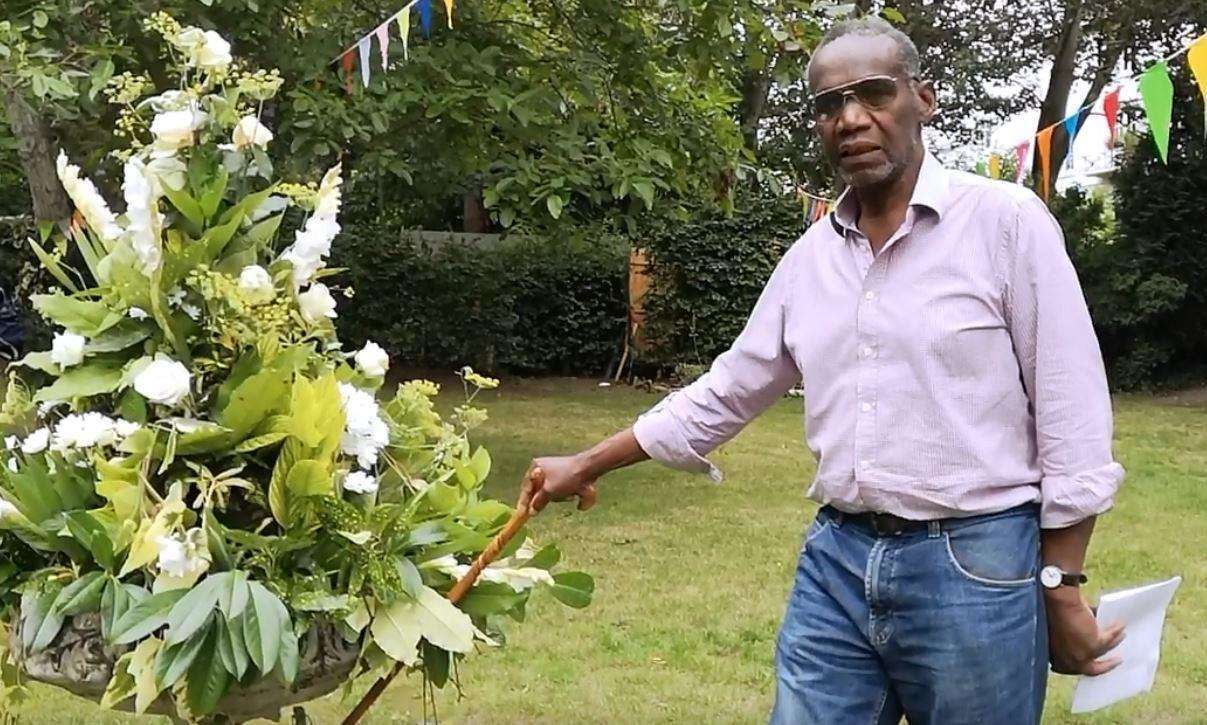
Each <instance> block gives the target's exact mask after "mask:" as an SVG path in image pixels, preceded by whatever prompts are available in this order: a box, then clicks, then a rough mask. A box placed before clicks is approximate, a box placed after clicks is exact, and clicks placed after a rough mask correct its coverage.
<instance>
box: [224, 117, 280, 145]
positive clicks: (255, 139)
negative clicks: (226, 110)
mask: <svg viewBox="0 0 1207 725" xmlns="http://www.w3.org/2000/svg"><path fill="white" fill-rule="evenodd" d="M271 140H272V131H269V130H268V127H266V126H265V125H264V124H262V123H260V119H258V118H256V117H255V116H244V117H243V118H241V119H239V123H237V124H236V125H235V130H234V131H232V132H231V146H232V147H233V148H234V149H236V150H242V149H245V148H247V147H248V146H259V147H260V148H264V147H265V146H267V145H268V142H269V141H271Z"/></svg>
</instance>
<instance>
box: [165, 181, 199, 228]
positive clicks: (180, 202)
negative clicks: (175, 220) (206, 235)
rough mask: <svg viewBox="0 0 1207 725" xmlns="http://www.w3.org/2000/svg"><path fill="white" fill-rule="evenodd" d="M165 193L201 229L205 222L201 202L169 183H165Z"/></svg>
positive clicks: (186, 217) (185, 216)
mask: <svg viewBox="0 0 1207 725" xmlns="http://www.w3.org/2000/svg"><path fill="white" fill-rule="evenodd" d="M162 186H163V194H164V196H166V197H167V198H168V201H170V202H172V206H174V207H176V210H177V211H179V212H180V213H181V214H182V215H184V218H185V219H187V220H188V221H189V223H190V224H192V225H193V227H194V228H195V229H201V228H202V226H203V225H204V224H205V217H206V214H205V212H204V211H203V210H202V209H201V204H200V203H198V202H197V200H196V199H194V198H193V197H192V196H191V195H190V194H189V193H188V192H187V191H185V190H184V189H173V188H172V187H171V186H169V185H167V184H163V185H162Z"/></svg>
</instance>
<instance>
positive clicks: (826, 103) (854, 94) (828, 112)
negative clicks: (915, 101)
mask: <svg viewBox="0 0 1207 725" xmlns="http://www.w3.org/2000/svg"><path fill="white" fill-rule="evenodd" d="M848 97H851V98H854V99H855V100H856V101H858V102H859V105H861V106H863V107H864V108H867V109H869V110H872V111H879V110H880V109H882V108H885V107H887V106H888V105H889V104H890V103H892V102H893V99H894V98H896V97H897V79H896V78H894V77H893V76H868V77H867V78H861V79H859V80H857V81H855V82H853V83H848V84H846V85H843V86H839V87H837V88H832V89H830V90H828V91H822V92H821V93H818V94H817V95H816V96H814V97H813V118H815V119H816V120H818V121H831V120H833V119H835V118H837V117H838V115H839V114H840V113H842V109H843V108H845V107H846V105H847V98H848Z"/></svg>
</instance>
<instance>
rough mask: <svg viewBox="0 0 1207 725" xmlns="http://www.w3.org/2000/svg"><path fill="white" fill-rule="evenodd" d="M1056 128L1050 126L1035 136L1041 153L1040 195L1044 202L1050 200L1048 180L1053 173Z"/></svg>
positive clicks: (1038, 150) (1037, 147)
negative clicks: (1041, 183) (1053, 147)
mask: <svg viewBox="0 0 1207 725" xmlns="http://www.w3.org/2000/svg"><path fill="white" fill-rule="evenodd" d="M1054 128H1056V126H1055V125H1052V126H1048V127H1047V128H1045V129H1044V130H1042V131H1040V132H1039V133H1038V134H1036V136H1035V150H1036V151H1037V152H1038V153H1039V168H1040V175H1041V177H1042V179H1043V187H1042V188H1041V189H1040V192H1041V194H1040V195H1041V196H1043V198H1044V201H1047V200H1048V178H1049V176H1050V175H1051V173H1052V167H1051V156H1052V129H1054Z"/></svg>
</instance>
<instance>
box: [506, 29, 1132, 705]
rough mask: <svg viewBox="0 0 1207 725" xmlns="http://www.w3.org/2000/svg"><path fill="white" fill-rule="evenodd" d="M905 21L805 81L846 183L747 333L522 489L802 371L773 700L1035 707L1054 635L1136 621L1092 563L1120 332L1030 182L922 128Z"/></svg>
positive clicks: (637, 445)
mask: <svg viewBox="0 0 1207 725" xmlns="http://www.w3.org/2000/svg"><path fill="white" fill-rule="evenodd" d="M919 74H920V70H919V62H918V52H917V49H916V48H915V47H914V45H913V43H912V42H911V41H910V40H909V38H907V37H906V36H905V35H903V34H902V33H900V32H899V31H897V30H895V29H894V28H892V27H891V26H889V25H888V24H886V23H884V22H882V21H880V20H874V19H864V20H858V21H853V22H846V23H842V24H840V25H838V26H837V27H835V28H834V29H833V30H831V31H830V32H829V33H828V34H827V35H826V37H825V38H823V39H822V41H821V44H820V45H819V47H818V49H817V50H816V52H815V53H814V56H813V58H812V62H811V63H810V66H809V72H808V82H809V87H810V89H811V90H812V95H813V101H812V112H813V115H814V119H815V120H816V126H817V132H818V134H819V135H820V137H821V140H822V142H823V145H824V148H825V150H826V154H827V155H828V157H829V159H830V161H831V163H832V164H833V165H834V167H835V168H836V170H837V171H838V173H839V174H840V175H841V177H842V178H843V180H844V181H845V182H846V183H847V185H848V187H849V188H848V189H847V191H846V193H845V194H843V196H842V198H841V199H840V200H839V201H838V203H837V204H836V206H835V210H834V212H833V214H832V215H831V216H830V217H829V218H828V219H826V220H825V221H823V222H820V223H817V224H814V225H813V226H812V227H811V228H810V229H809V231H808V232H807V233H806V234H805V235H804V237H803V238H802V239H801V240H800V241H798V242H797V243H796V244H795V245H794V246H793V247H792V248H791V249H790V250H789V251H788V253H787V254H786V255H785V256H784V258H783V260H782V261H781V262H780V264H779V266H778V267H777V268H776V269H775V271H774V273H773V274H772V275H771V279H770V280H769V281H768V283H767V286H766V288H765V289H764V291H763V293H762V296H761V297H760V298H759V300H758V302H757V304H756V305H755V308H754V311H753V312H752V313H751V315H750V320H749V322H748V324H747V326H746V328H745V329H744V330H743V332H742V334H741V335H740V336H739V337H738V339H737V340H736V341H735V342H734V344H733V347H732V348H731V349H730V350H728V351H727V352H726V353H724V354H723V355H721V356H720V357H718V358H717V360H716V362H715V363H714V364H713V366H712V369H711V370H710V371H709V373H708V374H707V375H705V376H703V377H702V378H700V379H699V380H698V381H697V382H695V383H694V384H692V385H691V386H689V387H688V388H686V389H684V390H681V391H679V392H677V393H675V394H673V395H671V396H669V397H667V398H666V399H665V400H663V401H662V402H661V403H660V404H658V405H657V406H655V407H654V408H653V409H652V410H651V411H649V412H648V413H646V414H645V415H643V416H642V417H640V418H639V419H638V420H637V422H636V423H635V424H634V425H633V427H632V428H631V429H629V430H626V431H623V432H621V433H618V434H617V435H615V436H613V437H611V438H609V439H608V440H606V441H604V442H602V443H600V444H599V445H597V446H595V447H593V448H591V449H590V450H587V451H583V452H581V453H579V454H577V455H574V456H564V457H548V458H538V459H536V460H535V461H533V467H532V469H531V471H530V475H529V482H528V483H527V484H526V487H527V490H526V494H527V495H530V496H531V504H530V505H531V507H532V508H533V509H534V510H540V509H541V508H542V507H543V506H544V505H545V504H546V503H547V502H548V501H551V500H552V501H560V500H564V499H567V498H570V497H578V498H579V507H580V508H586V507H589V506H590V505H591V504H592V503H594V501H595V496H596V489H595V481H596V479H598V478H599V477H600V476H602V475H603V474H604V473H606V472H608V471H611V470H613V469H616V468H619V467H621V466H625V465H629V464H632V463H635V462H638V461H641V460H645V459H647V458H653V459H655V460H657V461H660V462H662V463H664V464H667V465H670V466H674V467H676V468H681V469H687V470H693V471H700V472H708V473H711V474H712V475H713V476H714V478H719V475H720V474H719V472H718V471H717V470H716V469H715V468H714V467H713V466H712V465H711V464H710V463H709V462H708V461H707V460H706V459H705V458H704V456H705V455H706V454H707V453H708V452H709V451H711V450H712V449H714V448H715V447H716V446H718V445H719V444H721V443H722V442H724V441H726V440H728V439H730V438H731V437H733V436H734V435H735V434H737V432H738V431H739V430H741V428H742V427H743V426H745V425H746V424H747V423H749V422H750V421H751V420H752V419H753V418H754V417H755V416H757V415H759V414H760V413H761V412H762V411H763V410H765V409H766V408H767V407H768V406H770V405H771V404H772V403H774V402H775V401H777V400H779V399H780V398H781V396H783V395H784V393H785V392H787V391H788V390H789V388H791V387H792V386H793V385H794V384H796V383H797V382H798V381H799V380H800V379H801V377H802V375H803V377H804V389H805V410H806V421H805V422H806V431H807V434H806V439H807V441H808V444H809V448H810V449H811V450H812V452H813V454H814V455H815V456H816V458H817V475H816V478H815V479H814V481H813V485H812V486H811V487H810V489H809V493H808V495H809V496H810V497H811V498H813V499H815V500H816V501H818V502H819V503H820V504H822V507H821V509H820V510H819V512H818V514H817V517H816V519H815V520H814V522H813V523H812V525H811V527H810V528H809V530H808V532H807V533H806V535H805V544H804V546H803V550H802V552H801V556H800V564H799V566H798V567H797V570H796V581H795V584H794V586H793V589H792V593H791V596H790V598H789V600H788V607H787V612H786V614H785V616H784V622H783V626H782V628H781V630H780V635H779V640H778V644H777V647H776V658H775V659H776V674H777V690H776V698H775V709H774V712H773V714H772V722H774V723H823V724H825V723H896V722H898V721H899V720H900V719H901V717H902V716H903V715H904V716H905V717H906V718H907V719H908V720H909V722H911V723H942V724H944V725H947V724H950V723H981V724H984V723H1003V724H1005V723H1009V724H1011V725H1014V724H1017V723H1034V722H1037V721H1038V720H1039V718H1040V714H1041V711H1042V709H1043V699H1044V690H1045V686H1046V681H1047V672H1048V664H1049V661H1050V662H1051V663H1052V665H1053V666H1054V668H1055V669H1056V670H1057V671H1059V672H1069V673H1085V674H1098V673H1102V672H1105V671H1106V670H1108V669H1110V668H1111V667H1113V666H1114V665H1115V664H1117V663H1116V662H1113V661H1111V660H1104V659H1099V658H1100V657H1102V655H1103V654H1104V653H1106V652H1107V651H1108V650H1109V649H1111V648H1112V647H1113V646H1114V645H1115V644H1116V643H1117V642H1118V641H1119V640H1120V639H1121V637H1122V631H1121V628H1119V627H1114V626H1112V627H1109V628H1107V629H1105V630H1100V629H1099V627H1098V625H1097V623H1096V621H1095V618H1094V615H1093V613H1092V612H1091V610H1090V608H1089V607H1088V606H1087V605H1086V603H1085V601H1084V599H1083V598H1082V596H1081V593H1080V590H1079V589H1078V585H1079V584H1081V583H1083V582H1084V581H1085V580H1086V577H1085V576H1084V574H1082V573H1081V572H1082V570H1083V567H1084V563H1085V554H1086V547H1087V545H1088V544H1089V541H1090V535H1091V532H1092V531H1093V528H1094V519H1095V517H1096V516H1097V515H1098V514H1101V513H1103V512H1104V511H1106V510H1107V509H1108V508H1110V506H1111V505H1112V501H1113V496H1114V494H1115V491H1116V489H1117V488H1118V486H1119V484H1120V482H1121V481H1122V478H1123V469H1122V468H1121V467H1120V466H1119V464H1118V463H1116V462H1115V461H1114V460H1113V459H1112V455H1111V428H1112V420H1111V401H1110V396H1109V394H1108V391H1107V385H1106V379H1105V374H1104V370H1103V364H1102V357H1101V353H1100V351H1099V347H1098V342H1097V340H1096V338H1095V336H1094V331H1093V328H1092V327H1091V324H1090V317H1089V314H1088V311H1087V309H1086V304H1085V300H1084V297H1083V295H1082V293H1081V288H1080V286H1079V284H1078V281H1077V276H1076V274H1075V272H1074V270H1073V267H1072V265H1071V264H1070V262H1069V259H1068V256H1067V255H1066V252H1065V248H1064V244H1063V240H1062V237H1061V233H1060V229H1059V227H1058V226H1057V225H1056V223H1055V221H1054V220H1053V218H1052V216H1051V215H1050V214H1049V213H1048V211H1047V209H1046V208H1045V207H1044V205H1043V203H1042V202H1040V201H1039V200H1038V199H1037V198H1036V197H1035V196H1034V195H1033V194H1032V193H1031V192H1030V191H1028V190H1026V189H1024V188H1023V187H1021V186H1015V185H1012V184H1008V183H1005V182H997V181H990V180H988V179H984V178H981V177H978V176H973V175H969V174H965V173H960V172H956V171H951V170H948V169H945V168H943V167H942V166H941V165H940V164H939V162H938V161H937V160H936V159H935V158H934V157H933V156H932V155H930V154H929V153H928V152H927V151H926V149H925V148H924V147H923V143H922V126H923V125H924V124H925V123H927V122H928V121H929V120H930V118H931V117H932V116H933V115H934V113H935V93H934V90H933V88H932V86H931V85H930V83H928V82H925V81H923V80H921V79H920V77H919Z"/></svg>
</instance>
